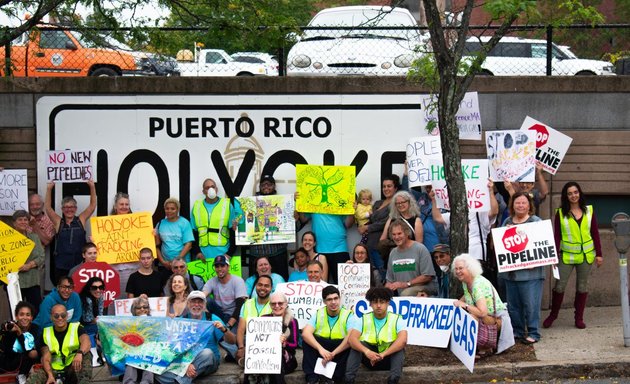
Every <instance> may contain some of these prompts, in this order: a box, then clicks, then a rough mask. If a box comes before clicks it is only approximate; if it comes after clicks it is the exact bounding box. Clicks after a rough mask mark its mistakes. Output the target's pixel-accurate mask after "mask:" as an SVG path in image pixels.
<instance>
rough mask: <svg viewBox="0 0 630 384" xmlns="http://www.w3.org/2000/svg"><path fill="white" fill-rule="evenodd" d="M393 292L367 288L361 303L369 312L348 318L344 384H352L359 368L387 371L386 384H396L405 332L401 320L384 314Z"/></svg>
mask: <svg viewBox="0 0 630 384" xmlns="http://www.w3.org/2000/svg"><path fill="white" fill-rule="evenodd" d="M392 296H393V292H392V291H391V290H390V289H389V288H370V289H369V290H368V291H367V293H366V294H365V299H366V300H367V301H368V302H369V303H370V307H372V312H370V313H365V314H363V317H361V318H359V317H357V316H352V318H351V319H350V321H349V323H348V330H349V335H348V343H349V344H350V347H352V349H351V350H350V356H348V363H347V370H346V374H345V377H344V382H345V383H347V384H354V381H355V379H356V377H357V371H358V370H359V365H360V364H361V362H363V365H364V366H366V367H367V368H368V369H372V370H378V371H383V370H389V376H388V377H387V384H397V383H398V382H399V381H400V377H401V376H402V369H403V365H404V363H405V346H406V345H407V330H406V329H404V324H403V320H402V317H401V316H400V315H397V314H395V313H393V312H390V311H389V310H388V307H389V301H390V300H391V299H392Z"/></svg>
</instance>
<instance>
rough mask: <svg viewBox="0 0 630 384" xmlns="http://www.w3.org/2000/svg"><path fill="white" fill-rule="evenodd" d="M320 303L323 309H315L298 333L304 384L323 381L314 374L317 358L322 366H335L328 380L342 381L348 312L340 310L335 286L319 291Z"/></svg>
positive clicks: (338, 294)
mask: <svg viewBox="0 0 630 384" xmlns="http://www.w3.org/2000/svg"><path fill="white" fill-rule="evenodd" d="M322 299H323V300H324V303H325V306H324V307H321V308H319V309H318V310H317V312H316V314H315V316H311V319H310V320H309V321H308V324H307V325H306V326H305V327H304V329H302V338H303V339H304V344H303V345H302V347H303V348H304V358H303V359H302V369H303V370H304V374H305V375H306V382H307V383H308V384H314V383H318V382H319V380H320V379H322V378H323V377H320V375H318V374H316V373H315V365H316V364H317V360H318V359H319V358H321V359H322V364H324V365H326V363H328V362H331V361H334V362H335V363H336V364H337V366H336V367H335V373H334V374H333V377H332V378H333V380H335V381H340V380H341V379H343V375H344V373H345V371H346V362H347V360H348V354H349V352H350V351H349V350H348V348H349V344H348V330H347V325H348V319H349V318H350V316H351V315H352V312H350V311H349V310H347V309H345V308H343V307H342V306H341V294H340V293H339V290H338V289H337V287H335V286H332V285H329V286H327V287H325V288H324V289H323V290H322ZM327 382H328V381H327Z"/></svg>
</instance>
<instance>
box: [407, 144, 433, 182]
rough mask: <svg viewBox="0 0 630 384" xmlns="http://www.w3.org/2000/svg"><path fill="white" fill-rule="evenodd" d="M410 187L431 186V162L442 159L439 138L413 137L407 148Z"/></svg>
mask: <svg viewBox="0 0 630 384" xmlns="http://www.w3.org/2000/svg"><path fill="white" fill-rule="evenodd" d="M406 154H407V172H408V177H409V186H410V187H419V186H422V185H431V180H432V179H431V160H435V159H441V158H442V147H441V143H440V137H439V136H421V137H412V138H411V139H409V143H408V144H407V148H406Z"/></svg>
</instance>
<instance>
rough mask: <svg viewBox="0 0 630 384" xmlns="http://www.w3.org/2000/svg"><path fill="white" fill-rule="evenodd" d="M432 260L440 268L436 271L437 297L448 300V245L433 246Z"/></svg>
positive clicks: (449, 264)
mask: <svg viewBox="0 0 630 384" xmlns="http://www.w3.org/2000/svg"><path fill="white" fill-rule="evenodd" d="M432 256H433V260H434V261H435V263H436V264H437V266H438V267H440V270H439V271H438V270H436V271H435V272H436V274H437V279H438V297H440V298H442V299H448V298H449V291H450V289H449V284H450V281H449V280H450V279H449V277H450V276H449V273H450V272H451V247H450V246H449V245H448V244H435V247H433V255H432Z"/></svg>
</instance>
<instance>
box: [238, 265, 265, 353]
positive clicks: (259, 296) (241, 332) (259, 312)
mask: <svg viewBox="0 0 630 384" xmlns="http://www.w3.org/2000/svg"><path fill="white" fill-rule="evenodd" d="M255 288H256V297H254V298H251V299H247V300H246V301H245V304H243V306H242V307H241V313H240V316H239V320H238V329H237V331H236V344H237V346H238V350H237V351H236V360H237V361H239V362H240V361H241V359H242V358H244V357H245V325H246V324H247V319H249V318H251V317H260V316H263V315H267V314H269V313H271V306H269V294H270V293H271V290H272V289H273V280H272V279H271V276H269V275H260V276H258V277H257V278H256V282H255Z"/></svg>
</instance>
